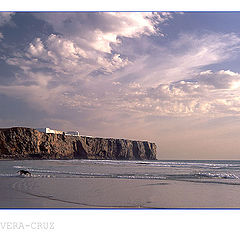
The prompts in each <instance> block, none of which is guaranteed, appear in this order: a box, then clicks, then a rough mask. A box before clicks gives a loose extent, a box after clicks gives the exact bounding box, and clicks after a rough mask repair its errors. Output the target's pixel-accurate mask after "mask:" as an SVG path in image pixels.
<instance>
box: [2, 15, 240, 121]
mask: <svg viewBox="0 0 240 240" xmlns="http://www.w3.org/2000/svg"><path fill="white" fill-rule="evenodd" d="M35 15H36V16H37V17H38V18H41V19H45V20H46V21H48V22H49V23H50V24H52V25H53V27H54V29H55V31H56V32H55V33H52V34H50V35H48V36H46V37H45V38H40V37H36V38H34V39H33V40H32V41H31V42H30V43H28V45H27V46H25V49H24V50H23V51H21V50H18V51H16V52H15V54H14V55H12V56H10V57H9V56H8V57H5V58H3V59H5V61H6V62H7V63H8V64H9V65H14V66H18V67H19V68H20V69H21V70H22V72H21V73H20V72H19V73H18V74H16V75H15V82H14V83H13V84H12V85H10V86H1V87H0V92H1V93H2V94H5V95H8V96H12V97H14V96H15V97H17V98H19V99H22V100H23V101H26V102H27V103H28V104H29V105H32V106H37V107H39V108H40V107H41V106H42V107H41V108H42V109H43V110H45V111H46V112H49V113H51V111H52V110H51V109H55V111H58V110H57V109H60V108H65V109H70V110H73V111H76V112H78V113H81V114H85V115H84V116H90V118H91V119H98V122H100V121H102V122H111V121H115V120H116V116H117V117H118V118H121V120H120V119H119V121H126V122H127V121H131V120H130V119H138V120H139V121H143V119H146V118H147V116H156V117H160V116H189V115H194V114H195V115H201V114H219V115H223V114H235V113H238V111H239V105H238V100H239V99H238V94H239V86H240V84H239V74H238V73H235V72H232V71H230V70H221V71H217V72H214V71H211V70H209V71H203V70H202V68H203V67H204V68H206V67H207V66H210V65H211V64H216V63H220V62H223V61H225V60H227V59H229V58H234V57H235V56H237V54H238V49H239V45H240V38H239V37H238V36H237V35H236V34H218V33H208V34H203V35H200V34H196V33H195V34H191V35H190V34H180V35H179V36H178V38H177V39H174V40H173V41H171V42H168V41H167V39H165V40H164V38H165V37H164V36H162V34H160V35H157V34H159V31H160V29H161V23H165V22H166V21H167V20H168V19H170V18H172V15H171V14H169V13H94V14H93V13H84V14H69V13H62V14H57V13H56V14H55V13H53V14H45V13H41V14H35ZM159 24H160V29H159V28H158V27H157V26H159ZM99 31H100V32H99ZM152 35H155V37H156V36H157V37H158V39H161V40H162V39H163V40H162V41H160V42H157V41H156V40H155V42H154V41H152V38H151V36H152ZM99 36H101V37H102V38H101V39H100V38H99ZM102 41H103V42H104V47H103V46H102V47H101V49H100V48H99V47H97V45H98V44H100V45H101V44H102ZM163 42H164V44H163ZM136 43H137V44H140V43H141V44H140V45H139V46H143V48H144V51H139V48H138V47H136V45H137V44H136ZM160 43H161V44H160ZM100 45H99V46H100ZM125 47H126V48H125ZM126 49H127V50H126ZM126 113H127V114H128V117H127V118H126ZM103 116H104V117H103ZM100 119H101V120H100ZM96 121H97V120H96Z"/></svg>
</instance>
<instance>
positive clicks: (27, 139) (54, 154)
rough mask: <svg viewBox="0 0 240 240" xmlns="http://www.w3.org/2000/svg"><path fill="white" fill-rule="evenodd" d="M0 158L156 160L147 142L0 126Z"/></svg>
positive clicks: (153, 150)
mask: <svg viewBox="0 0 240 240" xmlns="http://www.w3.org/2000/svg"><path fill="white" fill-rule="evenodd" d="M0 158H1V159H9V158H10V159H74V158H75V159H129V160H134V159H139V160H141V159H146V160H151V159H156V145H155V144H154V143H149V142H146V141H132V140H124V139H112V138H108V139H105V138H93V137H82V136H80V137H75V136H65V135H61V134H49V133H48V134H46V133H42V132H39V131H37V130H35V129H32V128H23V127H14V128H7V129H0Z"/></svg>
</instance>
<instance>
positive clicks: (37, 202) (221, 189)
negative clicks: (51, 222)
mask: <svg viewBox="0 0 240 240" xmlns="http://www.w3.org/2000/svg"><path fill="white" fill-rule="evenodd" d="M0 193H1V195H0V208H240V186H239V185H238V184H236V183H234V182H231V183H229V182H228V184H226V182H224V181H223V182H222V183H219V182H218V183H217V182H216V183H214V181H213V182H211V183H209V182H208V183H207V184H206V183H204V182H198V181H193V182H191V181H188V182H187V181H175V180H169V181H159V180H143V179H114V178H112V179H109V178H31V177H29V178H27V177H26V178H21V177H2V178H1V182H0Z"/></svg>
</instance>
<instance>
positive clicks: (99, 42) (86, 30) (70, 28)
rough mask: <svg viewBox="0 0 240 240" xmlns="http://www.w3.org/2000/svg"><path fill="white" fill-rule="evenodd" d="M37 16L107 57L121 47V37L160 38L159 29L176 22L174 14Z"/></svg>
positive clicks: (134, 13)
mask: <svg viewBox="0 0 240 240" xmlns="http://www.w3.org/2000/svg"><path fill="white" fill-rule="evenodd" d="M35 16H36V17H38V18H40V19H43V20H44V21H47V22H48V23H50V24H51V25H52V26H53V27H54V30H55V31H56V32H58V33H61V34H62V35H63V36H64V37H65V38H69V39H70V40H73V41H74V42H76V43H78V44H79V45H80V46H84V47H89V48H93V49H95V50H97V51H101V52H105V53H111V50H112V47H111V44H118V43H120V42H121V40H120V37H128V38H135V37H139V36H141V35H151V34H159V32H158V31H157V28H155V25H157V24H159V23H163V22H165V21H167V20H168V19H170V18H172V15H171V13H152V12H127V13H125V12H104V13H103V12H99V13H61V14H59V13H52V14H45V13H36V14H35Z"/></svg>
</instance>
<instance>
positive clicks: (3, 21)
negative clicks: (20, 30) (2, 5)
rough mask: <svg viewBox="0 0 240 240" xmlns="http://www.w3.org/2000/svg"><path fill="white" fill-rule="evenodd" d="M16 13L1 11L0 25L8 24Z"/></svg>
mask: <svg viewBox="0 0 240 240" xmlns="http://www.w3.org/2000/svg"><path fill="white" fill-rule="evenodd" d="M14 14H15V13H13V12H0V26H3V25H5V24H7V23H8V22H9V21H10V20H11V18H12V16H13V15H14Z"/></svg>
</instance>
